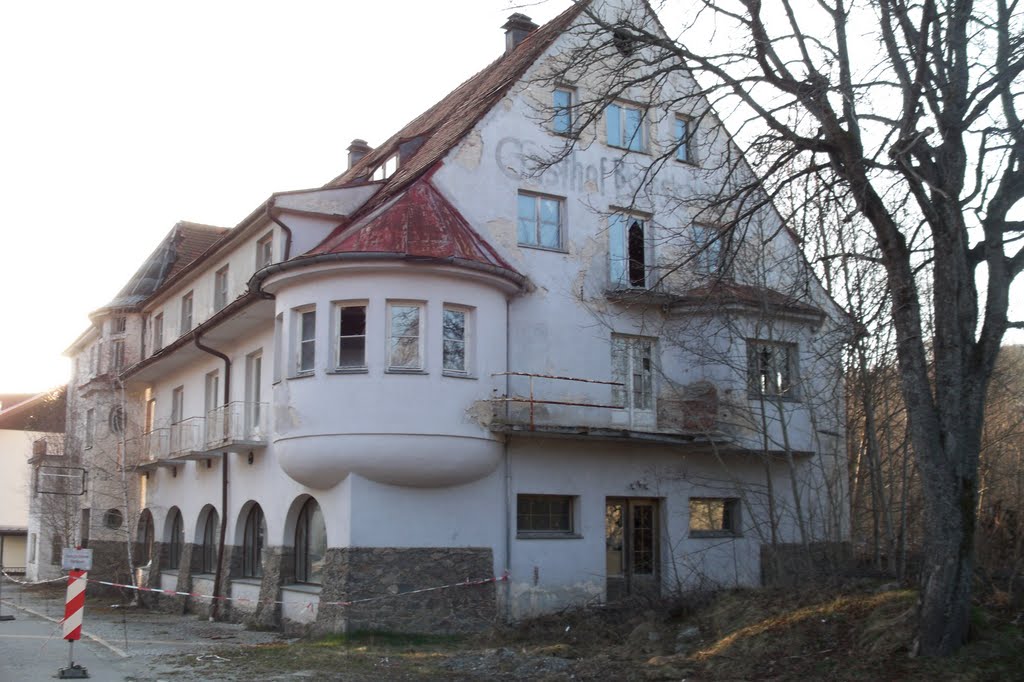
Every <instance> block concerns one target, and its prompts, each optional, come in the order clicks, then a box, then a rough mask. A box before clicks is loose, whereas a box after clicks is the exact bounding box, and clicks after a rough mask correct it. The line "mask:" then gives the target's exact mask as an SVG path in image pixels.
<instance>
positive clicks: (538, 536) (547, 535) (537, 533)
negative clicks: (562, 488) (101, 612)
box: [515, 493, 583, 540]
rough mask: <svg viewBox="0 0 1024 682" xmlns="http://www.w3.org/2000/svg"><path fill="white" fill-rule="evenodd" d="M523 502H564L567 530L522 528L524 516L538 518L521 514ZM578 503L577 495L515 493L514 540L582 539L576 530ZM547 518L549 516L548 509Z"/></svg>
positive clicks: (535, 515)
mask: <svg viewBox="0 0 1024 682" xmlns="http://www.w3.org/2000/svg"><path fill="white" fill-rule="evenodd" d="M524 501H533V502H548V503H551V502H556V501H560V502H564V503H566V512H567V514H568V518H567V519H566V521H567V524H566V525H567V526H568V527H567V528H548V529H537V528H523V527H522V525H521V522H522V519H523V517H524V516H529V517H538V516H540V515H539V514H523V513H522V512H521V511H520V509H521V507H520V505H521V504H522V503H523V502H524ZM578 503H579V496H578V495H563V494H550V493H517V494H516V512H515V514H516V519H515V523H516V538H517V539H520V540H575V539H579V538H582V537H583V536H582V535H580V534H579V533H578V532H577V530H576V526H577V519H578V517H579V512H578V509H577V506H578ZM547 514H548V516H549V517H550V516H551V512H550V509H549V511H548V513H547Z"/></svg>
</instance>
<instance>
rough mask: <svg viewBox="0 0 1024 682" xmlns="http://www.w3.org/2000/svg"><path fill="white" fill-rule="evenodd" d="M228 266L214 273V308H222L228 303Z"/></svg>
mask: <svg viewBox="0 0 1024 682" xmlns="http://www.w3.org/2000/svg"><path fill="white" fill-rule="evenodd" d="M228 272H229V270H228V266H227V265H225V266H224V267H222V268H220V269H219V270H217V272H215V273H213V309H214V310H215V311H216V310H221V309H223V308H224V307H226V306H227V304H228V286H229V281H228Z"/></svg>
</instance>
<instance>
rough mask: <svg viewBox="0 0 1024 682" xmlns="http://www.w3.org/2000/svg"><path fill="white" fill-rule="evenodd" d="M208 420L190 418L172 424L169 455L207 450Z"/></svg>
mask: <svg viewBox="0 0 1024 682" xmlns="http://www.w3.org/2000/svg"><path fill="white" fill-rule="evenodd" d="M205 434H206V420H205V419H203V418H202V417H189V418H188V419H183V420H181V421H180V422H178V423H176V424H171V428H170V438H169V442H170V445H169V446H168V452H169V454H170V455H171V456H172V457H173V456H179V455H184V454H187V453H191V452H200V451H203V450H205V449H206V448H205V444H206V443H205V438H204V436H205Z"/></svg>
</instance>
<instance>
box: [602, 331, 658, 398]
mask: <svg viewBox="0 0 1024 682" xmlns="http://www.w3.org/2000/svg"><path fill="white" fill-rule="evenodd" d="M653 348H654V344H653V342H652V340H651V339H647V338H641V337H632V336H618V335H614V336H612V381H616V382H619V383H621V384H622V386H621V387H620V386H616V387H614V389H613V391H612V399H613V401H614V403H615V404H616V405H621V406H622V407H623V408H624V409H633V410H653V409H654V365H653V356H652V352H653Z"/></svg>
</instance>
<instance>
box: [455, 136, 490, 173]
mask: <svg viewBox="0 0 1024 682" xmlns="http://www.w3.org/2000/svg"><path fill="white" fill-rule="evenodd" d="M483 154H484V140H483V137H482V136H481V135H480V131H479V130H474V131H473V132H471V133H469V134H468V135H466V137H465V138H464V139H463V140H462V144H460V145H459V149H458V151H456V152H455V154H454V156H453V159H454V161H455V163H457V164H459V165H460V166H462V167H463V168H467V169H469V170H473V169H475V168H478V167H479V166H480V160H481V159H482V158H483Z"/></svg>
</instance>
